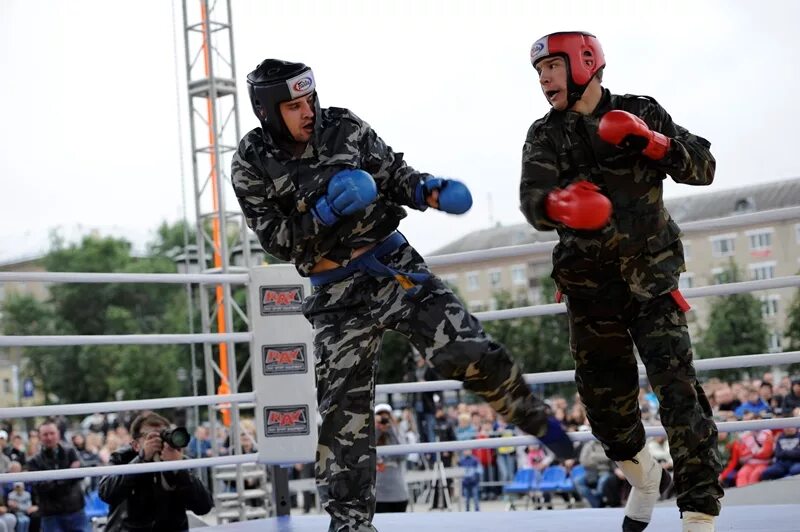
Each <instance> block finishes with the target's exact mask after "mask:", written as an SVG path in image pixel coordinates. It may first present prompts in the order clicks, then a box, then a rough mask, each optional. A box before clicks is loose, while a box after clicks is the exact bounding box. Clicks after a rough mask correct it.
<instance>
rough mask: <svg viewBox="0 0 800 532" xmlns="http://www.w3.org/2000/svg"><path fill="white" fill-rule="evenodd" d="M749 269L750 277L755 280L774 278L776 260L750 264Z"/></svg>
mask: <svg viewBox="0 0 800 532" xmlns="http://www.w3.org/2000/svg"><path fill="white" fill-rule="evenodd" d="M747 269H748V270H750V279H752V280H754V281H761V280H764V279H772V278H773V277H775V263H774V262H759V263H756V264H750V265H749V266H748V267H747Z"/></svg>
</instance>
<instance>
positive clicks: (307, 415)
mask: <svg viewBox="0 0 800 532" xmlns="http://www.w3.org/2000/svg"><path fill="white" fill-rule="evenodd" d="M757 214H760V215H762V216H763V217H765V218H768V217H769V215H770V213H769V212H767V213H757ZM736 218H737V219H739V218H742V217H739V216H737V217H736ZM748 218H751V219H752V217H748ZM724 220H725V219H723V222H722V223H721V225H723V226H724V225H725V223H724ZM707 222H711V221H706V223H707ZM748 222H749V223H752V222H751V221H750V220H748ZM728 226H730V222H728ZM549 245H550V246H552V243H550V244H549ZM533 246H539V247H540V246H541V244H535V245H533ZM531 247H532V246H531V245H527V246H512V247H509V248H500V249H499V250H486V251H482V252H467V253H459V254H454V255H451V256H441V257H433V258H432V259H431V260H429V261H428V262H429V263H430V264H431V265H432V266H434V267H435V266H436V265H437V264H444V263H447V262H448V261H450V262H452V263H455V262H458V261H464V260H474V259H475V257H476V256H478V254H483V255H484V256H488V255H490V254H491V255H496V256H522V255H524V254H525V253H526V252H529V251H530V248H531ZM526 250H527V251H526ZM30 281H38V282H50V283H55V282H59V283H175V284H187V283H193V284H195V283H196V284H201V285H220V284H243V285H248V287H249V300H250V305H249V318H250V329H251V331H250V332H238V333H224V334H213V333H212V334H160V335H113V336H0V347H29V346H65V345H100V344H104V345H108V344H117V345H122V344H161V345H166V344H192V343H214V344H218V343H220V342H228V343H249V344H250V349H251V371H252V372H253V388H254V390H255V391H254V392H248V393H236V394H228V395H205V396H191V397H171V398H162V399H148V400H127V401H109V402H99V403H85V404H71V405H51V406H29V407H10V408H0V418H3V419H15V418H24V417H41V416H55V415H77V414H93V413H97V412H117V411H126V410H144V409H151V410H157V409H163V408H176V407H193V406H208V407H214V406H217V407H221V406H223V405H226V406H230V407H236V408H239V407H245V406H246V407H248V408H249V407H252V406H253V405H255V418H256V427H257V429H258V441H257V445H258V455H257V459H256V455H253V454H240V449H236V450H235V451H234V454H232V455H228V456H214V457H210V458H197V459H186V460H181V461H176V462H153V463H147V464H135V465H117V466H100V467H85V468H75V469H63V470H50V471H37V472H22V473H5V474H0V483H5V482H14V481H22V482H26V483H27V482H35V481H37V480H56V479H67V478H80V477H98V476H104V475H119V474H132V473H145V472H156V471H167V470H177V469H198V468H205V467H214V466H221V465H228V466H241V465H243V464H250V463H253V462H254V461H257V462H258V463H260V464H265V465H275V466H280V465H288V464H295V463H304V462H305V463H307V462H311V461H313V459H314V452H315V441H316V423H315V422H314V417H315V392H314V380H313V379H314V378H313V367H314V364H313V354H312V349H311V330H310V326H309V325H308V323H307V322H306V321H305V319H304V318H303V316H302V314H301V313H300V310H299V308H300V307H299V302H301V301H302V298H303V293H307V290H308V289H309V286H308V281H307V280H306V279H301V278H300V277H299V276H297V274H296V273H295V272H294V269H293V267H291V266H288V265H278V266H262V267H257V268H253V269H251V270H250V272H249V273H242V274H239V273H206V274H122V273H73V272H70V273H60V272H0V283H4V282H30ZM787 287H800V276H787V277H778V278H773V279H768V280H759V281H745V282H738V283H729V284H722V285H711V286H702V287H696V288H689V289H686V290H684V291H683V293H684V295H685V296H686V297H687V298H700V297H709V296H725V295H730V294H737V293H745V292H751V291H755V290H765V289H776V288H787ZM565 310H566V308H565V305H564V304H549V305H538V306H529V307H520V308H513V309H506V310H498V311H488V312H480V313H476V316H478V317H479V318H480V319H481V320H483V321H487V320H493V319H511V318H521V317H530V316H542V315H548V314H556V313H561V312H565ZM797 362H800V351H791V352H784V353H761V354H753V355H745V356H734V357H722V358H712V359H703V360H696V361H695V367H696V369H697V370H698V371H699V372H702V371H708V370H716V369H725V368H732V367H737V368H744V367H756V366H768V365H780V364H791V363H797ZM639 373H640V377H644V376H645V372H644V367H643V366H641V365H640V366H639ZM276 376H279V377H280V379H275V377H276ZM573 377H574V371H571V370H568V371H555V372H544V373H536V374H527V375H525V380H526V382H527V383H528V384H546V383H565V382H573ZM461 387H462V385H461V383H460V382H458V381H452V380H443V381H432V382H417V383H399V384H386V385H378V386H377V387H376V392H377V393H412V392H442V391H448V390H459V389H461ZM236 419H238V416H236ZM790 426H793V427H800V417H789V418H776V419H762V420H751V421H734V422H724V423H718V427H719V429H720V431H725V432H738V431H745V430H755V429H777V428H785V427H790ZM231 430H232V431H238V430H239V427H236V426H233V427H232V428H231ZM646 432H647V435H648V436H655V435H663V434H665V432H664V429H663V428H662V427H661V426H650V427H647V428H646ZM570 438H571V439H572V440H573V441H584V440H588V439H591V438H592V435H591V434H590V433H588V432H575V433H570ZM535 441H536V439H535V438H534V437H531V436H514V437H504V438H490V439H481V440H465V441H448V442H436V443H420V444H413V445H407V444H406V445H387V446H380V447H378V448H377V452H378V454H379V455H381V456H384V455H404V454H408V453H412V452H413V453H435V452H441V451H457V450H465V449H476V448H498V447H509V446H524V445H528V444H530V443H532V442H535ZM254 459H256V460H254ZM776 482H780V481H776ZM786 486H787V487H789V486H792V487H791V489H792V490H793V491H794V493H795V496H794V497H793V498H792V497H790V502H791V503H790V504H754V505H749V504H743V505H732V506H726V505H725V499H723V501H722V502H723V511H722V514H721V516H720V517H719V518H718V520H717V530H719V531H728V530H730V531H753V532H755V531H760V532H763V531H767V530H768V531H770V532H784V531H785V532H788V531H795V532H797V531H800V489H798V488H800V483H795V484H788V483H787V484H786ZM274 491H275V490H273V492H274ZM273 494H274V493H273ZM280 504H281V503H276V509H280ZM282 504H284V505H285V504H286V501H283V503H282ZM284 509H285V508H284ZM622 512H623V509H622V508H615V509H571V510H554V511H537V512H535V513H531V512H524V511H517V512H482V513H474V512H473V513H462V512H453V511H447V512H412V513H404V514H378V515H376V517H375V520H374V524H375V525H376V527H377V528H378V529H379V530H381V531H382V532H393V531H400V530H403V531H405V530H408V529H411V528H413V529H414V530H416V531H420V532H422V531H433V530H436V531H437V532H438V531H440V530H442V529H445V530H446V529H451V528H452V529H455V528H458V529H460V530H463V531H478V530H481V531H483V530H489V529H491V528H497V527H506V528H507V529H514V530H517V529H518V530H526V531H564V532H570V531H575V532H578V531H580V532H584V531H585V529H586V527H587V525H588V526H591V527H593V528H594V529H595V530H598V531H599V530H619V528H620V523H621V522H622V518H623V513H622ZM278 513H279V515H280V512H278ZM242 517H243V518H244V516H242ZM328 522H329V519H328V517H327V516H326V515H312V516H286V515H283V516H280V517H272V518H266V519H257V520H250V521H242V522H238V523H227V524H224V525H219V526H213V527H209V528H207V529H208V530H209V531H216V530H220V531H221V530H232V531H251V530H252V531H256V530H258V531H261V532H271V531H285V532H290V531H312V530H313V531H318V530H326V529H327V526H328ZM679 527H680V521H679V514H678V511H677V508H676V507H675V506H674V503H673V504H671V506H667V507H657V508H656V510H655V513H654V516H653V520H652V522H651V525H650V526H649V527H648V529H647V530H648V532H649V531H652V532H659V531H664V532H666V531H668V530H670V531H671V530H677V529H679Z"/></svg>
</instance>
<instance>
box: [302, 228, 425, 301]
mask: <svg viewBox="0 0 800 532" xmlns="http://www.w3.org/2000/svg"><path fill="white" fill-rule="evenodd" d="M405 243H406V239H405V237H404V236H403V235H401V234H400V233H398V232H394V233H392V234H391V235H389V236H388V237H386V238H385V239H384V240H383V241H382V242H380V243H379V244H378V245H377V246H375V247H373V248H372V249H370V250H369V251H366V252H365V253H363V254H362V255H359V256H358V257H356V258H355V259H353V260H352V261H350V262H349V263H348V264H347V266H342V267H340V268H334V269H333V270H327V271H324V272H320V273H314V274H312V275H311V276H310V277H309V279H310V280H311V284H312V285H313V286H322V285H326V284H329V283H335V282H336V281H341V280H343V279H347V278H348V277H350V276H352V275H353V274H354V273H356V272H358V271H361V272H364V273H366V274H369V275H372V276H374V277H394V278H395V279H396V280H397V281H398V282H399V283H400V285H401V286H402V287H403V288H405V289H406V290H411V289H413V288H415V285H417V284H420V283H424V282H425V281H427V280H428V279H430V278H431V276H430V274H427V273H412V272H404V271H400V270H395V269H394V268H390V267H389V266H387V265H385V264H384V263H382V262H381V261H380V260H378V259H380V258H382V257H385V256H386V255H388V254H389V253H391V252H392V251H395V250H396V249H398V248H399V247H400V246H402V245H403V244H405Z"/></svg>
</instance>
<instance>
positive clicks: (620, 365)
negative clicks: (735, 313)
mask: <svg viewBox="0 0 800 532" xmlns="http://www.w3.org/2000/svg"><path fill="white" fill-rule="evenodd" d="M612 292H613V293H612ZM567 309H568V312H569V321H570V344H571V351H572V356H573V358H574V359H575V368H576V369H575V382H576V383H577V386H578V392H579V393H580V395H581V399H582V400H583V402H584V404H585V406H586V412H587V415H588V418H589V422H590V423H591V427H592V433H593V434H594V435H595V437H597V439H598V440H600V442H601V443H602V444H603V447H604V448H605V450H606V454H607V455H608V457H609V458H610V459H612V460H617V461H621V460H629V459H630V458H632V457H633V456H634V455H635V454H636V453H638V452H639V451H640V450H641V449H642V448H643V447H644V445H645V432H644V426H643V425H642V420H641V412H640V410H639V400H638V396H639V376H638V371H637V367H636V358H635V356H634V350H633V347H634V345H635V346H636V349H637V350H638V352H639V356H640V358H641V359H642V363H643V364H644V366H645V368H646V370H647V377H648V379H649V381H650V385H651V386H652V388H653V391H654V392H655V394H656V397H658V401H659V413H660V415H661V423H662V425H664V428H665V429H666V431H667V439H668V440H669V449H670V454H671V455H672V460H673V465H674V479H673V480H674V483H675V488H676V492H677V495H678V500H677V504H678V508H679V509H680V510H681V511H682V512H684V511H694V512H702V513H705V514H709V515H719V511H720V503H719V499H720V498H721V497H722V496H723V491H722V486H721V485H720V483H719V481H718V480H717V479H718V475H719V473H720V471H721V464H720V460H719V455H718V451H717V428H716V425H715V424H714V421H713V419H712V417H711V406H710V405H709V403H708V399H707V398H706V396H705V393H704V392H703V389H702V388H701V387H700V384H699V383H698V381H697V378H696V374H695V369H694V365H693V364H692V347H691V342H690V339H689V331H688V327H687V325H686V316H685V314H684V313H683V311H681V310H680V309H679V308H678V306H677V304H676V303H675V301H674V300H673V299H672V296H671V295H670V294H664V295H662V296H659V297H656V298H654V299H651V300H649V301H644V302H642V301H638V300H636V299H635V298H634V297H633V296H632V295H631V293H630V291H629V290H628V289H627V286H623V287H620V286H619V285H617V286H616V287H615V288H613V289H610V290H609V293H608V294H606V296H605V297H603V298H601V299H597V298H594V299H591V300H589V299H580V298H576V297H572V296H570V297H568V298H567Z"/></svg>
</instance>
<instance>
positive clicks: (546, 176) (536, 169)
mask: <svg viewBox="0 0 800 532" xmlns="http://www.w3.org/2000/svg"><path fill="white" fill-rule="evenodd" d="M557 186H558V167H557V165H556V155H555V150H553V148H552V147H551V144H550V142H549V140H548V139H547V136H546V135H545V133H544V131H543V128H542V127H539V123H538V122H534V123H533V125H532V126H531V127H530V129H529V130H528V136H527V138H526V139H525V145H524V146H523V148H522V179H521V180H520V184H519V199H520V210H521V211H522V214H524V215H525V218H526V219H527V220H528V222H529V223H530V224H531V225H533V227H535V228H536V229H538V230H539V231H551V230H553V229H555V228H556V227H557V224H556V223H554V222H553V221H552V220H550V219H549V218H548V217H547V215H546V214H545V208H544V200H545V197H546V196H547V194H548V193H549V192H550V191H552V190H553V189H554V188H556V187H557Z"/></svg>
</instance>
